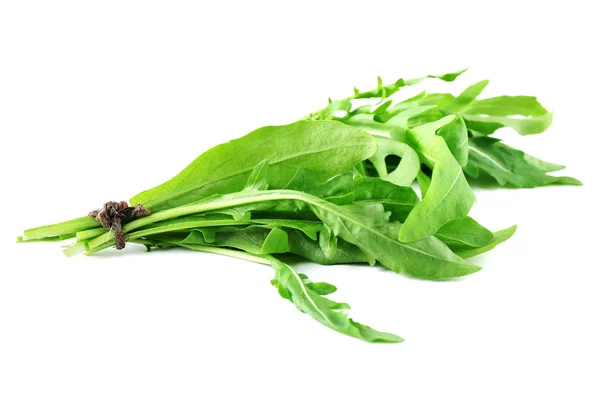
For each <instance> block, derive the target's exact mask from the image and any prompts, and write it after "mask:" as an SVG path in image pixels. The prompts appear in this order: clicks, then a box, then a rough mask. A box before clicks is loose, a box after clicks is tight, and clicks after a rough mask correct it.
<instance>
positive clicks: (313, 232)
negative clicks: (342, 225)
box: [250, 218, 323, 240]
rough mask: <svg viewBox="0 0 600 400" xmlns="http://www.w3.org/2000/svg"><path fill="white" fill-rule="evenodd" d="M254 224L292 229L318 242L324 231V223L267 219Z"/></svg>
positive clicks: (256, 221)
mask: <svg viewBox="0 0 600 400" xmlns="http://www.w3.org/2000/svg"><path fill="white" fill-rule="evenodd" d="M250 222H251V223H253V224H258V225H262V226H266V227H269V228H275V227H277V228H291V229H296V230H299V231H301V232H302V233H304V234H305V235H306V236H308V237H309V238H311V239H312V240H317V236H318V235H317V234H318V232H320V231H321V230H322V229H323V223H322V222H320V221H303V220H296V219H265V218H257V219H252V220H251V221H250Z"/></svg>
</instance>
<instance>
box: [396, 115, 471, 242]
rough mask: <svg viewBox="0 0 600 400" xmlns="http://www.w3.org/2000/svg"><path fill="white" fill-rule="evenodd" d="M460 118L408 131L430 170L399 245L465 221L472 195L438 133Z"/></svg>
mask: <svg viewBox="0 0 600 400" xmlns="http://www.w3.org/2000/svg"><path fill="white" fill-rule="evenodd" d="M457 118H460V117H458V116H454V115H449V116H447V117H444V118H442V119H440V120H438V121H436V122H431V123H428V124H425V125H421V126H417V127H414V128H411V129H409V130H407V136H408V140H409V141H410V144H411V145H412V146H413V148H415V149H416V150H417V151H418V152H419V153H420V154H421V155H422V157H423V161H424V162H425V164H427V165H428V166H429V167H430V168H431V169H432V170H433V174H432V177H431V184H430V185H429V188H428V189H427V194H426V195H425V196H424V198H423V200H422V201H421V202H420V203H419V204H417V205H416V206H415V208H414V209H413V211H412V212H411V213H410V214H409V215H408V218H407V219H406V222H405V224H404V225H403V226H402V229H401V230H400V234H399V239H400V241H402V242H412V241H416V240H420V239H423V238H425V237H427V236H430V235H433V234H435V233H436V232H437V231H438V230H439V229H440V228H441V227H442V226H443V225H445V224H447V223H448V222H450V221H453V220H455V219H460V218H463V217H466V216H467V214H468V213H469V210H470V209H471V206H472V205H473V203H474V202H475V195H474V194H473V192H472V191H471V188H470V187H469V184H468V183H467V180H466V178H465V176H464V174H463V171H462V168H461V167H460V165H459V164H458V162H457V161H456V159H455V158H454V156H453V155H452V153H451V152H450V150H449V149H448V146H447V145H446V141H445V140H444V139H443V138H442V137H440V136H438V135H437V131H438V130H439V129H440V128H442V127H444V126H446V125H447V124H453V123H454V121H455V120H456V119H457Z"/></svg>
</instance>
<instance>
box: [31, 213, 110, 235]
mask: <svg viewBox="0 0 600 400" xmlns="http://www.w3.org/2000/svg"><path fill="white" fill-rule="evenodd" d="M97 226H100V222H98V221H96V220H95V219H94V218H90V217H81V218H76V219H72V220H70V221H65V222H61V223H59V224H53V225H45V226H39V227H37V228H32V229H27V230H26V231H25V232H24V233H23V240H24V241H28V240H31V239H44V238H48V237H56V236H63V235H72V234H76V233H77V232H79V231H83V230H86V229H90V228H95V227H97Z"/></svg>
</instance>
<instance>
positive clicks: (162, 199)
mask: <svg viewBox="0 0 600 400" xmlns="http://www.w3.org/2000/svg"><path fill="white" fill-rule="evenodd" d="M355 147H356V145H347V146H335V147H328V148H325V149H321V150H318V151H312V152H305V153H295V154H294V155H292V156H290V157H283V158H280V159H278V160H276V161H273V162H271V160H269V166H273V165H277V164H281V163H282V162H286V161H289V160H293V159H295V158H299V157H303V156H307V155H312V154H319V153H324V152H327V151H331V150H337V149H348V148H355ZM253 169H254V166H251V167H248V168H245V169H242V170H238V171H236V172H234V173H231V174H229V175H225V176H221V177H220V178H218V179H214V180H208V181H206V182H205V183H204V184H202V185H200V186H195V187H192V188H189V187H188V188H184V189H182V190H179V191H177V192H170V193H169V194H167V195H163V196H161V197H159V198H156V199H154V200H150V201H148V202H147V203H146V204H145V206H146V207H148V208H152V207H153V206H155V205H156V204H161V203H163V202H165V201H168V200H171V199H174V198H177V197H179V196H181V195H184V194H186V193H188V192H191V191H193V190H196V189H198V188H201V187H204V186H208V185H210V184H211V183H215V182H218V181H221V180H224V179H228V178H231V177H234V176H239V175H242V174H245V173H247V172H251V171H252V170H253ZM150 190H152V189H150Z"/></svg>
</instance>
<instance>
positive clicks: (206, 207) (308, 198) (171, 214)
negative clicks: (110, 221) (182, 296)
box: [90, 177, 458, 262]
mask: <svg viewBox="0 0 600 400" xmlns="http://www.w3.org/2000/svg"><path fill="white" fill-rule="evenodd" d="M457 179H458V177H457ZM455 182H456V180H455ZM269 200H298V201H302V202H305V203H307V204H311V205H313V206H315V207H317V208H321V209H323V210H325V211H327V212H330V213H332V214H334V215H336V216H337V217H339V218H341V219H342V220H346V221H349V222H351V223H353V224H355V225H357V226H359V227H360V228H362V229H364V230H366V231H369V232H371V233H372V234H374V235H376V236H378V237H380V238H382V239H384V240H386V241H388V242H392V243H393V244H396V245H398V246H400V247H402V248H404V249H410V250H412V251H414V252H417V253H421V254H423V255H425V256H427V257H431V258H434V259H437V260H440V261H444V262H446V261H448V260H445V259H442V258H439V257H438V256H436V255H435V254H431V253H427V252H424V251H422V250H420V249H417V248H414V247H412V246H410V245H409V244H407V243H402V242H400V241H398V240H395V239H392V238H390V237H388V236H386V235H383V234H382V233H381V232H379V231H377V230H374V229H373V228H371V227H370V226H368V225H365V224H363V223H361V222H360V220H356V219H354V218H352V217H351V215H352V214H347V213H343V212H339V210H337V209H336V207H333V206H334V205H333V204H332V205H329V203H327V202H326V201H325V200H321V199H319V198H318V197H315V196H312V195H309V194H306V193H302V192H295V191H291V190H278V191H271V190H267V191H261V192H258V193H256V194H255V195H254V196H251V197H249V198H242V199H233V200H230V201H224V202H222V204H217V205H216V206H215V205H214V204H211V202H207V203H202V204H193V205H187V206H181V207H176V208H173V209H170V210H165V211H159V212H157V213H155V214H151V215H150V216H148V217H144V218H140V219H137V220H134V221H132V222H130V223H128V224H126V225H125V226H124V227H123V230H124V231H125V232H129V231H131V230H134V229H137V228H140V227H142V226H145V225H147V224H149V223H152V222H158V221H162V220H165V219H170V218H175V217H180V216H184V215H189V214H196V213H200V212H206V211H213V210H219V209H223V208H228V207H235V206H239V205H245V204H252V203H258V202H260V201H269ZM163 215H165V217H164V218H163V217H162V216H163ZM149 220H150V221H149ZM111 238H112V236H111V235H110V234H105V235H103V236H101V237H98V238H96V239H95V240H93V241H91V242H90V247H91V248H92V249H93V248H95V247H96V246H100V245H102V244H104V243H106V242H107V241H108V240H110V239H111Z"/></svg>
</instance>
